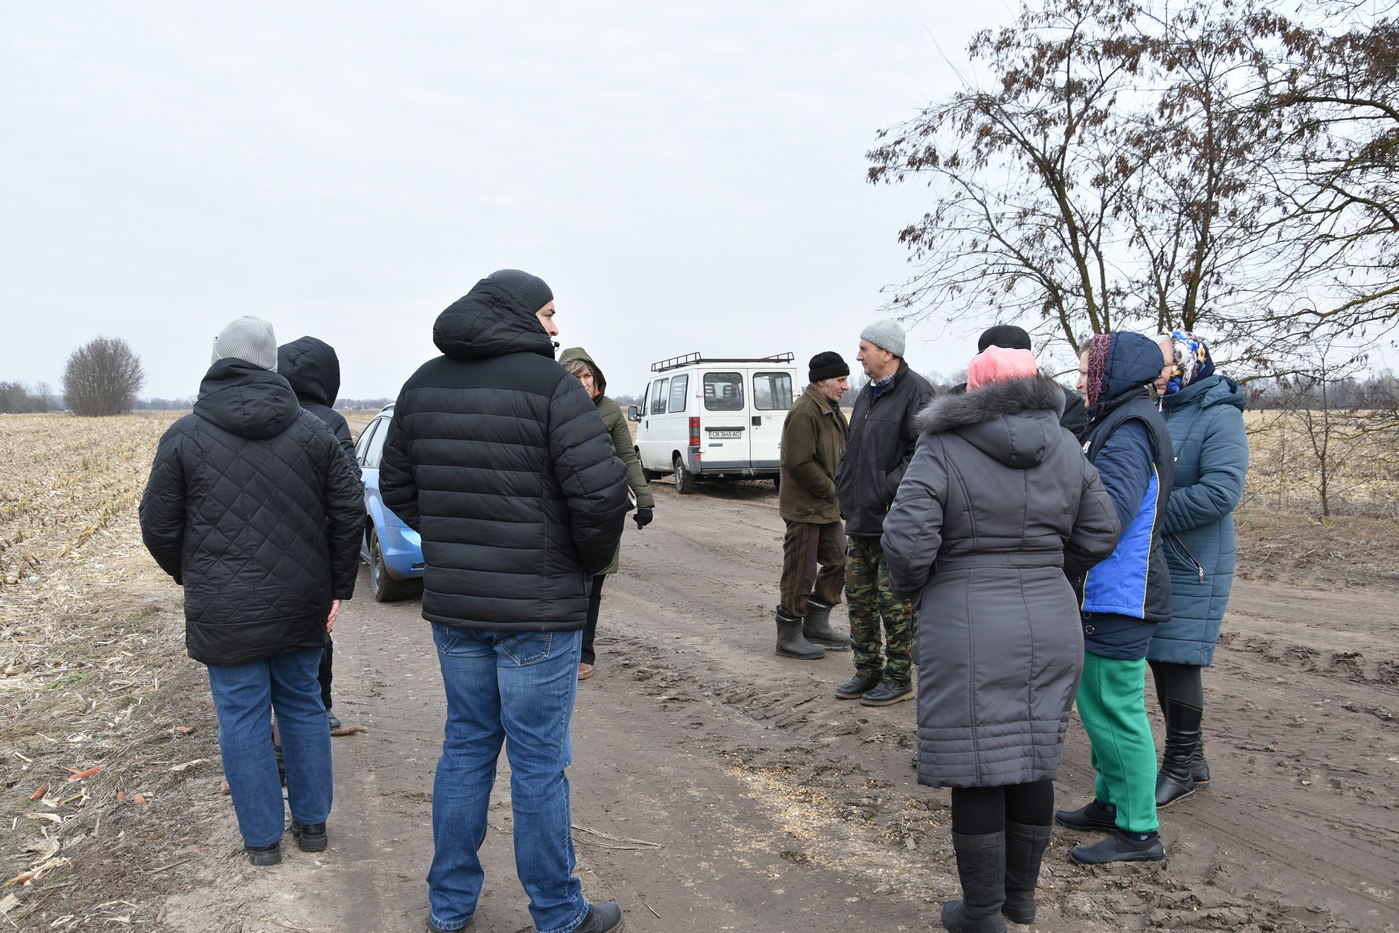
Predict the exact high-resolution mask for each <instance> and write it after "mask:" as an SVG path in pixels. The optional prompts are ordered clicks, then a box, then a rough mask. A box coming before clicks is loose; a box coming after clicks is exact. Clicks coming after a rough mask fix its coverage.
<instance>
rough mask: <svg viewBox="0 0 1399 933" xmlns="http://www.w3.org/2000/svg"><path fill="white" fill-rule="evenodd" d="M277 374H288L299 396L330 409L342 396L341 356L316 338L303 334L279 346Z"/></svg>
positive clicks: (288, 379)
mask: <svg viewBox="0 0 1399 933" xmlns="http://www.w3.org/2000/svg"><path fill="white" fill-rule="evenodd" d="M277 375H279V376H285V377H286V380H287V382H290V383H291V389H292V391H293V392H295V393H296V397H297V398H298V399H300V400H301V401H303V402H315V403H317V404H320V405H324V406H326V407H327V408H332V407H334V406H335V400H336V398H338V397H339V395H340V357H338V356H336V355H335V348H334V347H332V346H331V345H330V344H328V343H326V342H325V341H324V340H320V339H318V338H316V337H302V338H301V339H300V340H293V341H292V342H291V343H284V344H282V345H281V346H280V347H278V348H277Z"/></svg>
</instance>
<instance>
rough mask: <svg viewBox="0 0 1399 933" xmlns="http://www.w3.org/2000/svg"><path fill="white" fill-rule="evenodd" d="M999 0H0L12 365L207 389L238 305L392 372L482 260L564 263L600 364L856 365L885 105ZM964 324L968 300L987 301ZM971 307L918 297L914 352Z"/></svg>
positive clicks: (610, 372)
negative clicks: (124, 346)
mask: <svg viewBox="0 0 1399 933" xmlns="http://www.w3.org/2000/svg"><path fill="white" fill-rule="evenodd" d="M1011 17H1012V12H1011V10H1010V8H1009V7H1008V6H1006V5H1004V4H1001V3H991V4H970V3H965V2H960V3H952V2H948V0H930V2H923V3H913V2H903V0H870V2H865V3H859V4H856V3H852V2H848V0H847V2H813V0H803V2H785V3H784V2H769V3H752V2H749V3H730V2H721V0H706V2H684V3H658V2H649V3H647V2H626V0H593V2H588V3H545V2H519V0H515V2H510V3H499V2H496V3H479V2H412V0H400V2H396V3H393V4H389V3H363V2H361V3H355V2H343V0H342V2H335V3H330V2H290V3H288V2H279V3H257V2H245V3H237V4H205V3H201V4H189V3H177V2H173V0H172V2H150V0H127V2H123V3H120V4H114V3H108V2H62V0H58V2H48V3H43V4H9V5H7V7H6V13H5V20H4V25H3V27H0V120H2V121H3V125H4V128H5V134H4V138H5V143H4V146H3V147H0V205H2V206H0V323H3V325H4V331H3V333H4V337H3V340H0V381H20V382H26V383H30V384H33V383H36V382H38V381H41V380H43V381H47V382H49V383H50V384H51V385H52V386H53V388H54V390H55V391H58V388H59V386H60V383H61V378H62V372H63V364H64V360H65V359H66V357H67V355H68V353H69V352H71V351H72V350H73V348H75V347H76V346H78V345H79V344H81V343H84V342H86V341H87V340H89V339H91V338H92V337H95V336H97V335H99V334H106V335H110V336H117V337H122V338H124V339H125V340H126V341H127V342H128V343H130V344H131V346H132V347H133V348H134V349H135V350H136V352H137V353H139V354H140V356H141V359H142V362H143V364H144V366H145V369H146V373H147V377H148V378H147V383H146V387H145V389H144V390H143V392H142V395H144V396H147V397H150V396H156V397H165V398H173V397H178V396H192V395H193V394H194V393H195V392H196V390H197V387H198V384H199V380H200V378H201V376H202V375H203V373H204V371H205V370H206V369H207V368H208V364H209V349H210V343H211V340H212V338H213V336H214V334H216V333H217V332H218V331H219V329H220V328H222V327H223V325H224V324H226V323H227V322H228V321H229V320H231V319H233V318H234V317H237V316H239V315H242V314H255V315H258V316H260V317H265V318H267V319H268V320H270V321H272V323H273V325H274V326H275V328H276V332H277V337H278V339H279V341H281V342H283V343H285V342H287V341H290V340H292V339H294V338H296V337H300V336H302V335H303V334H313V335H315V336H318V337H321V338H322V339H325V340H327V341H328V342H330V343H331V344H332V345H334V346H335V347H336V348H337V350H338V351H339V354H340V359H341V368H342V373H343V383H342V387H341V394H342V396H347V397H360V398H362V397H376V396H393V395H395V394H396V393H397V391H398V387H399V385H400V384H401V383H402V382H403V380H404V379H405V378H406V377H407V376H408V375H409V374H410V373H411V372H412V371H413V370H414V369H415V368H416V367H417V366H418V365H420V364H421V363H422V362H424V361H425V360H427V359H429V358H430V357H432V356H434V355H436V353H437V350H436V349H435V348H434V347H433V345H432V322H433V319H434V318H435V317H436V315H437V314H438V312H439V311H441V310H442V309H443V308H444V307H446V306H447V305H448V304H450V303H451V302H452V301H454V300H456V299H457V298H458V297H459V296H461V295H463V294H465V293H466V292H467V291H468V290H469V289H470V288H471V286H472V285H473V284H474V283H475V282H476V281H477V280H478V279H480V278H481V277H482V276H484V275H486V274H488V273H490V272H491V271H493V270H495V269H498V268H504V267H515V268H522V269H525V270H527V271H530V272H533V273H535V274H536V275H539V276H541V277H542V278H544V279H545V280H546V281H547V282H548V283H549V284H550V286H551V287H552V288H553V290H554V294H555V297H556V300H557V303H558V308H559V313H558V317H557V319H556V320H557V322H558V325H559V327H560V329H561V330H562V334H561V335H560V337H559V340H560V341H561V343H562V345H563V346H573V345H582V346H584V347H586V348H587V349H588V350H589V351H590V352H591V353H592V354H593V356H594V357H595V358H596V359H597V360H598V363H599V365H600V366H601V367H602V369H603V370H604V371H605V372H606V373H607V376H608V380H609V391H610V392H611V393H613V394H622V393H631V392H636V391H639V390H640V389H641V387H642V385H643V384H644V382H645V379H646V375H647V373H648V370H649V364H650V363H651V362H652V361H653V360H657V359H661V358H663V357H669V356H674V355H677V354H680V353H686V352H691V351H699V352H702V353H704V354H706V355H714V356H740V355H742V356H747V355H766V354H770V353H779V352H783V351H788V350H790V351H792V352H794V353H795V354H796V356H797V358H798V360H799V361H800V362H802V363H803V364H804V363H805V361H806V360H807V359H808V358H809V357H810V356H811V355H812V354H814V353H816V352H818V351H820V350H826V349H834V350H837V351H839V352H840V353H841V354H842V355H844V356H845V357H846V359H847V360H849V361H850V362H851V364H852V367H853V366H854V352H855V348H856V342H857V337H858V334H859V331H860V329H861V328H863V327H864V326H865V325H866V324H867V323H869V322H870V321H872V320H875V319H876V318H877V317H880V316H883V315H881V314H880V308H881V305H882V303H883V302H884V300H885V298H886V296H884V295H881V294H880V288H881V287H882V286H885V285H890V284H896V283H899V282H902V281H903V280H904V278H905V277H906V276H907V274H908V266H907V264H906V262H905V259H906V254H905V251H904V249H903V247H902V246H900V245H899V243H898V242H897V240H896V237H897V233H898V230H899V229H900V228H901V227H902V226H903V225H904V224H906V223H907V222H909V221H911V220H914V219H916V218H917V217H919V216H921V214H922V213H923V212H924V210H925V209H926V208H927V206H928V193H927V191H926V189H923V188H921V187H917V186H902V187H892V188H890V187H880V188H876V187H872V186H870V185H868V184H866V183H865V180H864V174H865V168H866V164H867V163H866V161H865V159H864V153H865V152H866V151H867V150H868V149H869V148H871V147H872V145H873V144H874V141H875V133H876V131H877V130H879V129H880V128H883V127H887V126H890V125H893V124H894V123H897V122H899V121H901V120H904V119H907V118H908V117H910V116H912V115H913V114H914V113H915V112H916V111H917V109H918V108H919V106H920V105H922V104H923V103H925V102H927V101H928V100H931V99H940V98H942V97H945V96H947V95H948V94H950V93H951V92H952V91H953V90H955V89H956V87H957V86H958V79H957V77H956V73H955V72H954V70H953V68H952V66H951V65H949V64H948V62H947V61H946V60H944V57H943V54H944V53H945V54H946V55H947V56H948V58H950V59H951V60H952V62H953V63H954V64H956V65H957V66H958V67H965V65H964V63H965V54H964V47H965V45H966V41H967V39H968V38H969V36H970V35H971V33H972V32H973V31H974V30H976V29H978V28H984V27H988V26H998V25H1001V24H1002V23H1004V22H1007V21H1009V20H1010V19H1011ZM976 330H979V327H978V328H976ZM973 352H975V333H972V334H970V335H968V334H967V333H965V332H956V333H951V334H947V333H944V332H943V330H942V329H941V328H940V326H938V325H935V324H932V323H924V324H920V325H918V326H917V327H915V328H914V329H913V330H912V331H911V332H910V335H909V344H908V350H907V352H906V356H907V358H908V361H909V363H910V364H911V365H913V366H914V367H915V368H916V369H918V370H920V371H923V372H927V371H930V370H938V371H941V372H944V373H951V372H952V371H954V370H957V369H960V368H963V367H965V365H966V363H967V361H968V359H969V358H970V356H971V354H972V353H973Z"/></svg>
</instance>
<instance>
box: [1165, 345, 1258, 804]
mask: <svg viewBox="0 0 1399 933" xmlns="http://www.w3.org/2000/svg"><path fill="white" fill-rule="evenodd" d="M1161 349H1162V351H1163V353H1164V360H1165V363H1166V365H1165V367H1163V369H1162V372H1161V379H1160V381H1159V382H1158V383H1157V391H1158V393H1160V395H1161V414H1162V416H1163V417H1164V418H1165V419H1166V429H1167V430H1168V431H1170V433H1171V443H1172V445H1174V447H1175V455H1176V470H1175V482H1174V484H1173V485H1172V487H1171V498H1170V504H1169V505H1168V507H1167V510H1166V525H1165V529H1164V532H1165V551H1166V560H1167V563H1168V565H1169V566H1170V569H1171V620H1170V621H1169V622H1162V623H1161V624H1160V625H1158V626H1157V627H1156V631H1155V632H1154V633H1153V635H1152V638H1151V644H1150V645H1149V646H1148V648H1147V654H1146V657H1147V662H1148V663H1149V664H1150V665H1151V673H1152V676H1153V678H1154V679H1155V681H1156V697H1157V699H1158V700H1159V701H1160V703H1161V712H1162V714H1163V715H1164V716H1165V718H1166V748H1165V753H1164V754H1163V755H1162V759H1161V769H1160V771H1159V772H1158V773H1157V775H1156V806H1157V808H1158V809H1159V808H1162V807H1168V806H1170V805H1171V804H1173V803H1175V802H1176V801H1179V800H1185V799H1187V798H1189V797H1191V796H1193V795H1194V793H1195V789H1196V788H1197V787H1204V786H1206V785H1208V784H1209V780H1210V771H1209V766H1208V765H1207V764H1206V763H1205V753H1204V740H1203V737H1202V734H1201V728H1200V723H1201V719H1202V718H1203V715H1204V706H1205V700H1204V690H1203V687H1202V685H1201V678H1200V671H1201V669H1202V668H1205V667H1208V666H1209V665H1210V663H1211V662H1212V661H1213V660H1214V646H1215V643H1216V642H1217V641H1218V640H1219V627H1220V624H1221V623H1222V622H1223V621H1224V609H1225V606H1226V605H1227V604H1228V602H1229V590H1230V587H1231V586H1232V585H1233V582H1234V555H1235V551H1236V546H1235V541H1234V514H1233V513H1234V508H1235V506H1237V505H1238V504H1239V498H1240V496H1242V495H1243V491H1244V477H1245V475H1246V474H1247V473H1248V434H1247V432H1246V430H1245V428H1244V416H1243V409H1244V394H1243V390H1242V389H1240V388H1239V385H1238V383H1236V382H1234V381H1233V380H1232V379H1230V378H1228V377H1227V376H1221V375H1219V374H1218V373H1216V372H1215V371H1214V361H1213V360H1211V359H1210V352H1209V348H1208V347H1207V346H1206V345H1205V343H1204V341H1202V340H1200V339H1199V338H1197V337H1196V336H1195V335H1194V334H1192V333H1189V332H1188V331H1179V330H1178V331H1174V332H1172V333H1171V335H1170V337H1169V338H1167V337H1165V336H1163V337H1162V338H1161Z"/></svg>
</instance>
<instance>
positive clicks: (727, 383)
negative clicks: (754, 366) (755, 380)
mask: <svg viewBox="0 0 1399 933" xmlns="http://www.w3.org/2000/svg"><path fill="white" fill-rule="evenodd" d="M704 407H705V409H706V410H707V411H743V376H742V375H740V374H739V373H705V374H704Z"/></svg>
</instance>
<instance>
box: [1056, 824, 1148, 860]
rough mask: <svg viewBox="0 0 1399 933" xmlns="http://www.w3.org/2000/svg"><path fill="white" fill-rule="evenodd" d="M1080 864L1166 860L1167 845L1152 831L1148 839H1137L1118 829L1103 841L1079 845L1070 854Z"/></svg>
mask: <svg viewBox="0 0 1399 933" xmlns="http://www.w3.org/2000/svg"><path fill="white" fill-rule="evenodd" d="M1070 858H1072V859H1073V860H1074V861H1075V862H1078V863H1079V864H1080V865H1106V864H1107V863H1108V862H1164V861H1165V860H1166V847H1165V846H1163V845H1162V844H1161V837H1160V836H1158V835H1157V834H1156V833H1152V834H1151V836H1150V838H1148V839H1136V838H1134V837H1133V836H1129V835H1127V834H1126V833H1124V832H1122V830H1120V829H1119V830H1117V831H1116V832H1114V833H1113V834H1112V835H1111V836H1109V837H1107V838H1106V839H1104V840H1103V841H1102V842H1096V843H1094V844H1093V845H1091V846H1079V847H1078V848H1077V849H1074V851H1073V854H1072V855H1071V856H1070Z"/></svg>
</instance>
